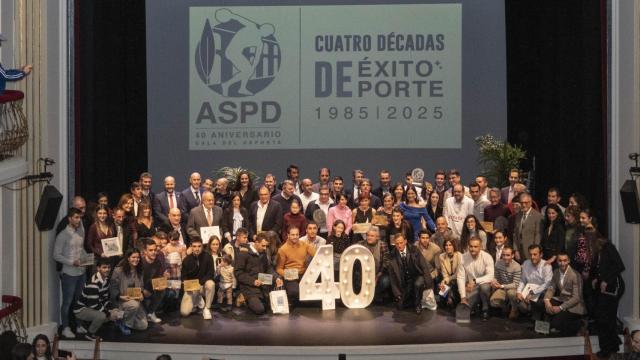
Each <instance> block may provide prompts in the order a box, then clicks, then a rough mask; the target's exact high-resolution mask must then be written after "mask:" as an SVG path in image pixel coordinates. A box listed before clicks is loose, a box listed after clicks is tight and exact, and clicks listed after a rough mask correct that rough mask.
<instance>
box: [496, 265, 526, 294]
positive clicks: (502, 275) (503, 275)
mask: <svg viewBox="0 0 640 360" xmlns="http://www.w3.org/2000/svg"><path fill="white" fill-rule="evenodd" d="M521 274H522V268H521V267H520V264H518V263H517V262H515V261H511V263H510V264H509V266H507V265H506V264H505V263H504V261H502V260H500V261H498V262H497V263H496V270H495V276H496V281H498V283H500V285H504V287H503V289H505V290H507V289H514V290H515V289H517V288H518V284H519V283H520V275H521Z"/></svg>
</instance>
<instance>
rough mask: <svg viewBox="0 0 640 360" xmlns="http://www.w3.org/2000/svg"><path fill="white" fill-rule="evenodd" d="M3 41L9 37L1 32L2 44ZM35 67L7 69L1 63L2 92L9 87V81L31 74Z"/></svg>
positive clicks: (0, 41)
mask: <svg viewBox="0 0 640 360" xmlns="http://www.w3.org/2000/svg"><path fill="white" fill-rule="evenodd" d="M3 41H7V37H6V36H4V35H3V34H0V46H1V45H2V42H3ZM32 69H33V66H32V65H24V66H23V67H22V69H21V70H18V69H9V70H5V68H4V67H2V64H0V94H2V93H3V92H4V90H5V89H6V87H7V81H18V80H20V79H22V78H23V77H25V76H27V75H29V73H30V72H31V70H32Z"/></svg>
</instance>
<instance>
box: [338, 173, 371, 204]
mask: <svg viewBox="0 0 640 360" xmlns="http://www.w3.org/2000/svg"><path fill="white" fill-rule="evenodd" d="M363 179H364V171H362V170H360V169H355V170H353V185H352V186H351V187H350V188H345V189H344V190H343V193H344V194H345V195H347V198H349V202H350V203H351V201H355V200H356V199H357V198H358V193H359V192H360V183H361V182H362V180H363ZM334 201H335V199H334ZM356 204H357V202H356Z"/></svg>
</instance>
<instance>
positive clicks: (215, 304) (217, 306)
mask: <svg viewBox="0 0 640 360" xmlns="http://www.w3.org/2000/svg"><path fill="white" fill-rule="evenodd" d="M221 307H222V306H221V304H218V303H214V304H213V305H211V310H220V308H221Z"/></svg>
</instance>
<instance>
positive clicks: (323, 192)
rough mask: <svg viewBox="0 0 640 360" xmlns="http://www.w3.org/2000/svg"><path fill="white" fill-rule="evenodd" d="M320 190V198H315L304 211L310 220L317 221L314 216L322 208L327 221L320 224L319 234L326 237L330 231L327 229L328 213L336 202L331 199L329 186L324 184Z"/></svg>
mask: <svg viewBox="0 0 640 360" xmlns="http://www.w3.org/2000/svg"><path fill="white" fill-rule="evenodd" d="M319 191H320V195H319V196H320V198H319V199H318V200H313V201H312V202H310V203H309V205H308V206H307V208H306V209H305V211H304V216H305V217H306V218H307V220H309V221H317V220H315V219H314V218H313V214H314V213H315V212H316V211H317V210H320V211H322V212H323V213H324V219H325V221H324V222H323V223H321V224H318V226H319V229H318V235H320V236H321V237H323V238H325V239H326V238H327V236H328V232H329V231H328V229H327V222H326V218H327V214H328V213H329V208H331V207H333V206H335V205H336V204H334V203H333V200H331V197H330V190H329V187H328V186H326V185H322V186H321V187H320V190H319Z"/></svg>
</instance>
